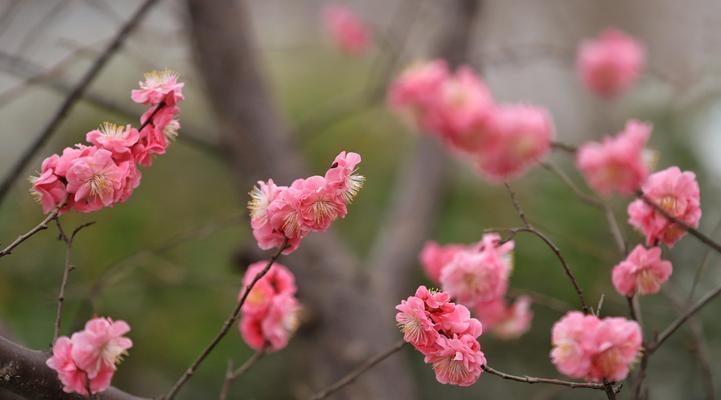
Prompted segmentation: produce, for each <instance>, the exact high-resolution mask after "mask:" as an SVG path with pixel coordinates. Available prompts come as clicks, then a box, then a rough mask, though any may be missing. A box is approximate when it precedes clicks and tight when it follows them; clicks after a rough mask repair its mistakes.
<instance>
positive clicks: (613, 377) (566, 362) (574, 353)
mask: <svg viewBox="0 0 721 400" xmlns="http://www.w3.org/2000/svg"><path fill="white" fill-rule="evenodd" d="M641 342H642V336H641V327H640V326H639V324H638V323H637V322H635V321H629V320H627V319H624V318H603V319H600V318H598V317H596V316H594V315H584V314H582V313H581V312H578V311H571V312H569V313H567V314H566V315H565V316H564V317H563V318H561V319H560V320H559V321H557V322H556V323H555V325H553V332H552V343H553V349H552V350H551V359H552V360H553V363H554V364H555V365H556V368H558V371H559V372H561V373H562V374H565V375H567V376H570V377H572V378H582V379H586V380H591V381H601V380H604V379H605V380H608V381H611V382H617V381H621V380H623V379H625V378H626V376H627V375H628V372H629V370H630V368H631V365H632V364H633V362H634V361H635V360H636V358H637V357H638V355H639V351H640V349H641Z"/></svg>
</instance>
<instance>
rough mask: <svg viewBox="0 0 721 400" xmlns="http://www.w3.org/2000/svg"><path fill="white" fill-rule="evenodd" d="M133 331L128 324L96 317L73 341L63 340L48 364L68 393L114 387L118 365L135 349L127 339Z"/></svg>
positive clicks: (82, 393)
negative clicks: (113, 381) (132, 348)
mask: <svg viewBox="0 0 721 400" xmlns="http://www.w3.org/2000/svg"><path fill="white" fill-rule="evenodd" d="M129 331H130V326H128V324H127V323H126V322H125V321H113V320H112V319H110V318H93V319H91V320H90V321H88V322H87V323H86V324H85V329H83V330H82V331H79V332H76V333H74V334H73V335H72V336H71V337H70V338H68V337H66V336H61V337H59V338H58V339H57V340H56V341H55V343H54V344H53V355H52V356H51V357H50V358H49V359H48V360H47V363H46V364H47V366H48V367H50V368H52V369H54V370H55V371H56V372H57V373H58V378H59V379H60V382H62V384H63V391H65V392H66V393H78V394H81V395H88V394H96V393H100V392H102V391H104V390H106V389H107V388H108V387H109V386H110V381H111V380H112V377H113V374H114V373H115V371H116V370H117V365H118V364H119V363H120V362H121V361H122V358H123V356H124V355H125V354H126V353H127V350H128V349H129V348H131V347H132V346H133V342H132V341H131V340H130V339H128V338H127V337H125V336H124V335H125V334H126V333H128V332H129ZM88 387H89V388H90V392H91V393H88Z"/></svg>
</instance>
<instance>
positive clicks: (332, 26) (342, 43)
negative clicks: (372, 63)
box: [323, 5, 373, 56]
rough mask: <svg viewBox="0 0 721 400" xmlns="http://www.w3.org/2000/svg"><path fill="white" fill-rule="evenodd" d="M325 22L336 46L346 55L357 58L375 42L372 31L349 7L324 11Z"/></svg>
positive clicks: (334, 7) (332, 7)
mask: <svg viewBox="0 0 721 400" xmlns="http://www.w3.org/2000/svg"><path fill="white" fill-rule="evenodd" d="M323 22H324V24H325V29H326V30H327V31H328V33H329V34H330V36H331V39H333V42H334V43H335V45H336V46H338V48H339V49H340V50H341V51H343V52H344V53H346V54H349V55H353V56H357V55H361V54H363V53H364V52H365V51H366V50H367V49H368V47H370V45H371V41H372V40H373V36H372V34H371V31H370V29H368V27H367V26H366V24H365V23H364V22H363V21H362V20H361V19H360V18H358V16H357V15H356V14H355V13H353V11H351V10H350V9H349V8H348V7H345V6H341V5H332V6H328V7H326V8H325V9H324V10H323Z"/></svg>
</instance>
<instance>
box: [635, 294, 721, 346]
mask: <svg viewBox="0 0 721 400" xmlns="http://www.w3.org/2000/svg"><path fill="white" fill-rule="evenodd" d="M719 293H721V285H720V286H718V287H716V288H715V289H713V290H711V291H709V292H708V293H706V294H705V295H704V296H703V297H701V298H700V299H699V301H698V302H696V304H695V305H693V306H692V307H691V308H689V309H687V310H686V312H685V313H683V314H681V316H679V317H678V318H677V319H676V320H675V321H673V322H672V323H671V325H669V326H668V328H666V329H664V330H663V332H661V333H660V334H659V335H658V336H657V337H656V339H655V340H654V341H653V342H652V343H651V344H649V345H648V349H646V350H647V352H648V353H649V354H651V353H653V352H654V351H656V350H658V348H659V347H661V345H663V343H664V342H665V341H666V340H667V339H668V338H669V337H670V336H671V335H673V333H674V332H676V330H678V328H680V327H681V325H683V324H684V322H686V321H687V320H688V319H689V318H691V316H693V315H694V314H696V313H697V312H698V311H699V310H700V309H702V308H703V307H704V306H705V305H706V304H708V303H709V302H710V301H711V300H713V299H714V298H715V297H716V296H718V295H719Z"/></svg>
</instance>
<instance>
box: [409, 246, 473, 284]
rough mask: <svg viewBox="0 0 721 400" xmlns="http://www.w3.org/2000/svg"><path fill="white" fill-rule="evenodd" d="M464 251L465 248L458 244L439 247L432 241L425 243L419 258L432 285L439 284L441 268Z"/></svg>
mask: <svg viewBox="0 0 721 400" xmlns="http://www.w3.org/2000/svg"><path fill="white" fill-rule="evenodd" d="M464 249H466V246H464V245H460V244H449V245H439V244H438V243H436V242H434V241H432V240H429V241H427V242H426V244H425V245H423V249H422V250H421V254H420V256H419V258H420V262H421V265H422V266H423V269H424V270H425V272H426V275H427V276H428V278H429V279H430V280H431V281H432V282H433V283H436V284H437V283H440V279H441V271H442V270H443V267H445V266H446V265H447V264H448V263H449V262H450V261H451V260H452V259H453V257H455V255H456V253H458V252H459V251H461V250H464Z"/></svg>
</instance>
